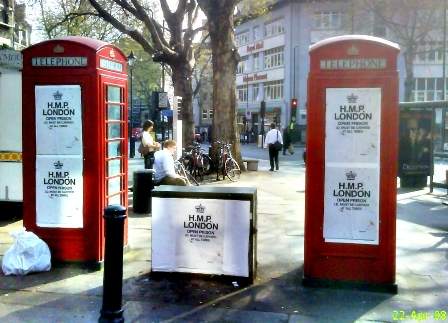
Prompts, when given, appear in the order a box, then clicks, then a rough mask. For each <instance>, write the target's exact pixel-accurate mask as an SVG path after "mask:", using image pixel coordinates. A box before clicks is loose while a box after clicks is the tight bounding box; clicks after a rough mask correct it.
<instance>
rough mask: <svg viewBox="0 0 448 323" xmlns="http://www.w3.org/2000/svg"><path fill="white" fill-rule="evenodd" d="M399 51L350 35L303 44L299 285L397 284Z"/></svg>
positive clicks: (372, 39) (393, 287)
mask: <svg viewBox="0 0 448 323" xmlns="http://www.w3.org/2000/svg"><path fill="white" fill-rule="evenodd" d="M398 52H399V47H398V45H396V44H394V43H391V42H388V41H386V40H384V39H380V38H376V37H370V36H357V35H350V36H339V37H333V38H329V39H326V40H323V41H321V42H318V43H316V44H314V45H313V46H311V48H310V64H311V66H310V74H309V78H308V107H309V111H310V113H309V114H308V116H309V117H308V130H307V172H306V192H307V194H306V200H305V201H306V204H305V218H306V221H305V262H304V279H303V283H304V284H305V285H308V286H322V285H328V283H329V281H330V282H335V281H337V282H338V283H348V284H349V285H350V284H359V283H361V284H362V286H363V287H365V288H370V287H372V288H373V289H377V290H378V289H379V290H385V291H390V292H396V291H397V286H396V284H395V218H396V165H397V146H398V145H397V144H398V138H397V133H398V73H397V55H398Z"/></svg>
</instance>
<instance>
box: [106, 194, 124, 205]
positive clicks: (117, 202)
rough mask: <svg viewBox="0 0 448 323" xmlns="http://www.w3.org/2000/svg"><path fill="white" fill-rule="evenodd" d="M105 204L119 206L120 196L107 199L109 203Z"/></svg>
mask: <svg viewBox="0 0 448 323" xmlns="http://www.w3.org/2000/svg"><path fill="white" fill-rule="evenodd" d="M107 204H108V205H111V204H121V194H117V195H114V196H111V197H109V202H108V203H107Z"/></svg>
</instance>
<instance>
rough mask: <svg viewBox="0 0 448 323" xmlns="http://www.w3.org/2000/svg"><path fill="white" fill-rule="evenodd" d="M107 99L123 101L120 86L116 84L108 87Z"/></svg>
mask: <svg viewBox="0 0 448 323" xmlns="http://www.w3.org/2000/svg"><path fill="white" fill-rule="evenodd" d="M107 101H108V102H121V95H120V88H119V87H116V86H108V87H107Z"/></svg>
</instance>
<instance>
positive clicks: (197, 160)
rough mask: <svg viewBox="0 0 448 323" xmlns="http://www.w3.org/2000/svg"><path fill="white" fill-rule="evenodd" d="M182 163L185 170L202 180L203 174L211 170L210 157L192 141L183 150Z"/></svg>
mask: <svg viewBox="0 0 448 323" xmlns="http://www.w3.org/2000/svg"><path fill="white" fill-rule="evenodd" d="M182 163H183V164H184V167H185V168H186V169H187V171H189V172H190V174H191V175H192V176H193V177H194V178H195V179H196V180H197V181H203V180H204V175H207V174H209V173H210V171H211V164H212V161H211V158H210V157H209V156H208V155H207V154H206V153H205V151H204V149H202V148H201V145H200V144H199V143H194V144H193V145H192V146H190V147H188V150H185V151H184V154H183V156H182Z"/></svg>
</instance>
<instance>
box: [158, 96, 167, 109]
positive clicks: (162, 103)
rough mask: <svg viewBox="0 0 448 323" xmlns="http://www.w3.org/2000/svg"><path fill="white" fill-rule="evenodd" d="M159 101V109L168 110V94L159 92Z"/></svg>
mask: <svg viewBox="0 0 448 323" xmlns="http://www.w3.org/2000/svg"><path fill="white" fill-rule="evenodd" d="M158 93H159V100H158V107H159V109H167V108H168V93H166V92H158Z"/></svg>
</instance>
